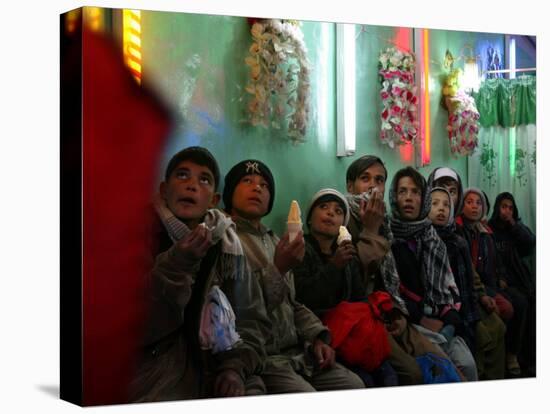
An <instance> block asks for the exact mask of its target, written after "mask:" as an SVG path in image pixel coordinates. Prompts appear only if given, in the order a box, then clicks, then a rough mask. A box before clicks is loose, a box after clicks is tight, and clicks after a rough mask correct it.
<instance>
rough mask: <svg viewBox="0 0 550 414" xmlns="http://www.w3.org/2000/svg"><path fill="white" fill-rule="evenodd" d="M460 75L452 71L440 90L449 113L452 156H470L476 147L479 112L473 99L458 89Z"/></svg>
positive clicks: (448, 125)
mask: <svg viewBox="0 0 550 414" xmlns="http://www.w3.org/2000/svg"><path fill="white" fill-rule="evenodd" d="M461 74H462V71H461V70H460V69H452V70H451V72H450V73H449V75H448V76H447V77H446V79H445V84H444V86H443V90H442V91H443V96H444V97H445V106H446V107H447V110H448V111H449V122H448V124H447V131H448V133H449V141H450V145H451V154H453V156H458V155H471V154H472V153H473V152H474V151H475V149H476V147H477V145H478V138H477V135H478V132H479V112H478V110H477V108H476V104H475V100H474V98H472V97H471V96H470V95H468V94H467V93H466V92H465V91H464V90H463V89H461V87H460V76H461Z"/></svg>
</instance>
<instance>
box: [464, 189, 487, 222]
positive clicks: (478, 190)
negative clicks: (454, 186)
mask: <svg viewBox="0 0 550 414" xmlns="http://www.w3.org/2000/svg"><path fill="white" fill-rule="evenodd" d="M470 193H475V194H477V195H478V196H479V198H480V199H481V205H482V208H483V212H482V213H481V219H483V217H485V216H486V215H487V201H486V200H485V196H484V195H483V191H481V190H480V189H479V188H477V187H470V188H467V189H466V190H465V191H464V198H463V199H462V200H463V202H462V205H461V206H460V212H459V214H462V210H463V207H464V200H466V196H468V194H470ZM481 219H480V220H481Z"/></svg>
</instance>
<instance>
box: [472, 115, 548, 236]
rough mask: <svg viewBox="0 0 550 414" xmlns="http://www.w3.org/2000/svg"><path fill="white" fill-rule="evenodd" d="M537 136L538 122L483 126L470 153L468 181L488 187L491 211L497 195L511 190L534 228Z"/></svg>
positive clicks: (523, 218) (485, 188) (478, 185)
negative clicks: (476, 145)
mask: <svg viewBox="0 0 550 414" xmlns="http://www.w3.org/2000/svg"><path fill="white" fill-rule="evenodd" d="M536 137H537V127H536V125H522V126H519V127H514V128H503V127H500V126H494V127H490V128H481V129H480V131H479V136H478V139H479V145H478V148H477V149H476V151H475V152H474V154H472V155H471V156H470V157H468V185H469V186H472V187H478V188H480V189H482V190H483V191H485V193H486V194H487V196H488V197H489V201H490V203H491V213H492V210H493V207H494V203H495V198H496V196H497V195H498V194H500V193H502V192H503V191H508V192H510V193H512V194H513V195H514V198H515V199H516V203H517V206H518V209H519V214H520V217H521V219H522V221H523V222H524V224H526V225H527V226H529V228H530V229H531V230H532V231H533V232H535V231H536V230H535V229H536V226H537V221H536V200H537V197H536V189H537V182H536V179H537V177H536V169H537V143H536Z"/></svg>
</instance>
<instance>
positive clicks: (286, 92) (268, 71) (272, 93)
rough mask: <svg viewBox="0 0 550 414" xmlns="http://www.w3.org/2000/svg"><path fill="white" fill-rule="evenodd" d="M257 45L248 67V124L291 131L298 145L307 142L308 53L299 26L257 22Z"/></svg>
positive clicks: (286, 23)
mask: <svg viewBox="0 0 550 414" xmlns="http://www.w3.org/2000/svg"><path fill="white" fill-rule="evenodd" d="M250 32H251V34H252V38H253V43H252V45H251V46H250V48H249V53H250V55H249V56H247V57H246V58H245V63H246V64H247V66H248V67H249V68H250V80H249V83H248V85H247V86H246V88H245V91H246V92H247V93H248V94H250V95H251V96H250V102H249V105H248V107H247V109H248V120H249V121H250V122H251V123H252V124H253V125H260V126H264V127H267V126H271V127H273V128H277V129H279V128H281V126H282V125H286V126H287V127H288V136H289V137H290V138H291V140H292V141H293V142H294V143H297V142H303V141H304V140H305V138H304V136H305V133H306V127H307V123H308V120H309V89H310V82H309V74H310V71H311V68H310V64H309V61H308V59H307V49H306V46H305V43H304V40H303V33H302V31H301V30H300V27H299V25H298V22H294V21H288V20H287V21H284V20H276V19H271V20H264V21H256V22H255V23H254V24H253V25H252V28H251V30H250Z"/></svg>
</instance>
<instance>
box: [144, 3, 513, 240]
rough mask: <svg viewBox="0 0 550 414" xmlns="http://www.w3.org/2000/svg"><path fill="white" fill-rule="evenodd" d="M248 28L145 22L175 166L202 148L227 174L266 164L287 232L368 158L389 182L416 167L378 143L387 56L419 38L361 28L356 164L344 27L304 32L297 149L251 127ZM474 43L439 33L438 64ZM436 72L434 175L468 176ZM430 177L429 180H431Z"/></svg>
mask: <svg viewBox="0 0 550 414" xmlns="http://www.w3.org/2000/svg"><path fill="white" fill-rule="evenodd" d="M249 28H250V27H249V25H248V23H247V21H246V19H244V18H240V17H227V16H210V15H193V14H185V13H168V12H143V13H142V42H143V43H142V52H143V65H144V66H143V78H144V82H146V83H148V84H151V85H153V86H154V87H155V88H156V89H158V91H159V93H160V95H161V96H163V97H164V98H165V99H166V101H167V102H168V103H169V105H170V106H171V107H172V108H173V109H174V111H176V112H177V114H178V115H179V119H180V120H181V121H180V123H179V124H178V125H177V127H176V128H175V130H174V133H173V136H172V137H171V138H170V141H169V145H168V147H167V149H166V155H165V159H166V160H167V159H168V158H169V157H170V156H171V155H172V154H173V153H175V152H176V151H178V150H179V149H181V148H184V147H186V146H189V145H202V146H205V147H207V148H209V149H210V150H211V151H212V153H213V154H214V155H215V156H216V157H217V159H218V162H219V164H220V167H221V170H222V174H225V173H226V172H227V171H228V170H229V168H231V167H232V166H233V165H234V164H235V163H237V162H239V161H241V160H243V159H245V158H257V159H260V160H262V161H264V162H265V163H266V164H267V165H268V166H269V167H270V168H271V170H272V171H273V174H274V177H275V180H276V200H275V205H274V209H273V212H272V213H271V214H270V215H269V216H268V217H267V218H266V220H265V222H266V224H267V225H268V226H271V227H272V228H273V229H274V230H275V231H276V232H278V233H281V232H282V231H284V226H285V223H286V214H287V211H288V207H289V205H290V202H291V200H292V199H296V200H298V202H299V203H300V205H301V206H302V210H305V209H306V208H307V205H308V203H309V200H310V198H311V196H312V195H313V194H314V193H315V192H316V191H317V190H319V189H320V188H323V187H335V188H337V189H339V190H340V191H345V172H346V168H347V167H348V165H349V164H350V163H351V162H352V161H353V160H354V159H356V158H358V157H359V156H361V155H363V154H366V153H370V154H376V155H378V156H380V157H381V158H382V159H383V160H384V161H385V162H386V164H387V167H388V171H389V174H390V177H391V176H392V175H393V173H395V172H396V171H397V170H398V169H399V168H401V167H402V166H404V165H414V156H410V157H409V158H407V157H406V151H405V152H403V151H401V150H392V149H390V148H388V147H386V146H383V145H382V144H380V143H379V140H378V133H379V116H380V106H381V103H380V100H379V98H378V96H379V95H378V94H379V89H380V86H379V80H378V53H379V51H380V50H381V49H383V48H386V47H388V46H392V43H391V42H394V41H395V39H396V38H399V39H400V42H401V43H402V39H403V38H405V39H408V42H409V48H410V49H412V47H413V44H412V41H413V33H412V30H411V29H403V28H392V27H378V26H357V57H356V59H357V69H356V73H357V139H358V142H357V152H356V155H355V156H353V157H347V158H337V157H336V155H335V154H336V142H335V141H336V104H335V101H336V94H335V87H336V85H335V80H336V68H335V48H336V41H335V33H336V28H335V25H334V24H332V23H318V22H303V24H302V30H303V32H304V38H305V43H306V45H307V48H308V56H309V59H310V62H311V64H312V68H313V70H312V75H311V104H312V107H311V114H310V124H309V129H308V133H307V137H306V138H307V142H306V143H304V144H300V145H297V146H293V145H292V144H291V143H290V142H289V141H287V140H286V138H285V134H284V131H280V130H271V129H269V130H265V129H262V128H261V127H252V126H250V125H248V124H247V123H245V122H243V120H244V118H245V112H244V110H245V108H246V96H245V92H244V86H245V85H246V80H247V77H248V68H247V67H246V65H245V64H244V59H245V56H246V55H247V52H248V48H249V46H250V44H251V37H250V34H249ZM465 36H470V37H472V36H473V37H474V39H477V36H478V35H477V34H464V33H461V32H447V31H432V32H431V47H430V54H431V57H432V60H434V61H437V62H439V61H441V62H442V61H443V55H444V53H445V50H446V48H450V49H451V50H452V51H454V50H458V49H459V48H460V47H461V46H462V44H463V43H464V38H465ZM500 38H503V37H502V36H501V37H500ZM495 39H496V37H495ZM457 53H458V52H457ZM430 70H431V71H432V78H433V81H434V82H433V88H432V91H431V95H430V98H431V114H432V119H431V128H432V142H433V144H432V166H440V165H448V166H452V167H453V168H456V169H457V170H458V171H459V172H460V173H461V175H462V176H464V177H466V176H467V174H466V172H467V171H466V160H465V159H458V160H454V159H452V158H451V156H450V150H449V145H448V140H447V135H446V130H445V126H446V117H447V112H446V110H445V109H444V108H443V107H442V106H441V105H440V96H441V86H440V83H439V76H440V75H441V68H440V67H438V65H437V64H435V63H434V64H432V65H431V67H430ZM409 152H410V151H409ZM411 155H412V154H411ZM431 169H432V167H428V168H423V169H422V170H421V171H422V172H423V173H424V174H425V175H428V174H429V172H430V171H431ZM159 176H160V172H159Z"/></svg>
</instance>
